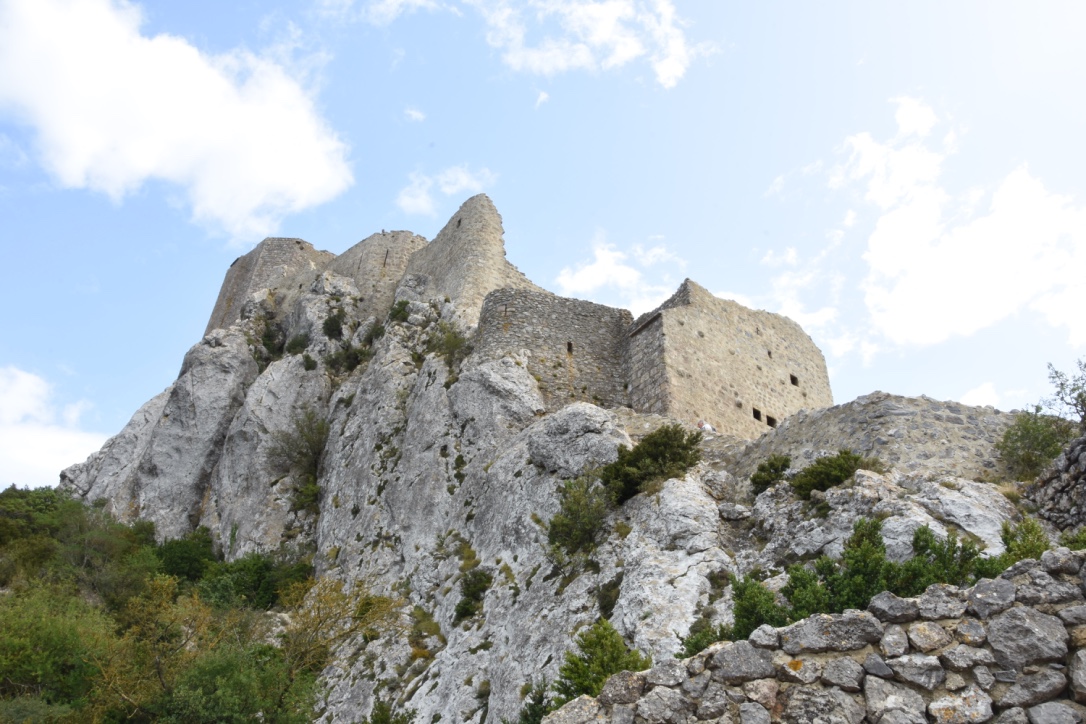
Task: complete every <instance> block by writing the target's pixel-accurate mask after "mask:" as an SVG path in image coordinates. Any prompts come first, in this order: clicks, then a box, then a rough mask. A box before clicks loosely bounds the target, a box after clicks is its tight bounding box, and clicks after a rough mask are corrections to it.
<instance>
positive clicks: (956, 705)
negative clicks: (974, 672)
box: [928, 686, 992, 724]
mask: <svg viewBox="0 0 1086 724" xmlns="http://www.w3.org/2000/svg"><path fill="white" fill-rule="evenodd" d="M928 714H930V715H931V717H932V719H933V720H934V721H935V722H938V723H939V724H971V723H972V722H986V721H988V720H989V719H991V718H992V699H991V697H989V696H988V695H987V694H985V693H984V692H983V691H982V690H981V689H979V688H978V687H976V686H967V687H966V688H964V689H962V690H961V691H959V692H957V693H956V694H951V695H949V696H943V697H939V698H937V699H935V700H934V701H932V702H931V704H929V705H928Z"/></svg>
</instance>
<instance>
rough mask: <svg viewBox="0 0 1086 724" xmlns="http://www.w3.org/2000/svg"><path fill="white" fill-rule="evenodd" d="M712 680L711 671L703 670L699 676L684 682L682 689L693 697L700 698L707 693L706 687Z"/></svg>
mask: <svg viewBox="0 0 1086 724" xmlns="http://www.w3.org/2000/svg"><path fill="white" fill-rule="evenodd" d="M711 680H712V672H711V671H703V672H701V673H700V674H698V675H697V676H694V677H692V678H689V679H687V680H686V681H684V682H683V683H682V691H683V693H684V694H686V695H687V696H688V697H690V698H691V699H700V698H701V697H702V695H703V694H704V693H705V688H706V687H707V686H709V682H710V681H711Z"/></svg>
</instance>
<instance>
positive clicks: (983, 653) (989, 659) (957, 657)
mask: <svg viewBox="0 0 1086 724" xmlns="http://www.w3.org/2000/svg"><path fill="white" fill-rule="evenodd" d="M939 661H941V662H942V664H943V666H945V667H947V668H948V669H950V670H951V671H965V670H966V669H971V668H973V667H974V666H978V665H985V666H987V665H991V664H994V663H995V656H993V655H992V652H991V651H989V650H988V649H978V648H974V647H972V646H966V645H965V644H958V645H957V646H955V647H954V648H951V649H947V650H946V651H944V652H943V653H941V654H939Z"/></svg>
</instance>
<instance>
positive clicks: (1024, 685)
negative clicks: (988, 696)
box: [996, 669, 1067, 709]
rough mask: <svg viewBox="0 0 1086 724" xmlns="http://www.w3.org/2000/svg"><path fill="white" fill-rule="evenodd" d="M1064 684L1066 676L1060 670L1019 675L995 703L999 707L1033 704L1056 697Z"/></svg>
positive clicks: (1046, 670) (1044, 670)
mask: <svg viewBox="0 0 1086 724" xmlns="http://www.w3.org/2000/svg"><path fill="white" fill-rule="evenodd" d="M1066 686H1067V678H1066V677H1065V676H1064V675H1063V673H1062V672H1059V671H1053V670H1052V669H1043V670H1041V671H1039V672H1037V673H1036V674H1025V675H1023V676H1019V677H1018V681H1017V682H1015V683H1014V685H1013V686H1011V687H1010V688H1009V689H1007V690H1006V691H1005V692H1003V695H1002V696H1000V697H998V698H997V699H996V703H997V704H999V707H1000V708H1001V709H1007V708H1010V707H1012V706H1033V705H1034V704H1040V703H1042V702H1045V701H1048V700H1049V699H1052V698H1054V697H1056V696H1057V695H1059V694H1060V692H1062V691H1063V690H1064V688H1065V687H1066Z"/></svg>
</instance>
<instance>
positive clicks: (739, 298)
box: [713, 292, 758, 309]
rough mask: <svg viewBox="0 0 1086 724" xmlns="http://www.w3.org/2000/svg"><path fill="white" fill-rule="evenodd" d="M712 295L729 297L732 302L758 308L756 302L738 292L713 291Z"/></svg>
mask: <svg viewBox="0 0 1086 724" xmlns="http://www.w3.org/2000/svg"><path fill="white" fill-rule="evenodd" d="M713 296H715V297H720V298H721V299H730V300H732V301H733V302H737V303H739V304H742V305H743V306H744V307H747V308H748V309H758V305H757V302H755V301H754V300H753V299H752V298H750V297H748V296H747V295H746V294H740V293H739V292H713Z"/></svg>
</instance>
